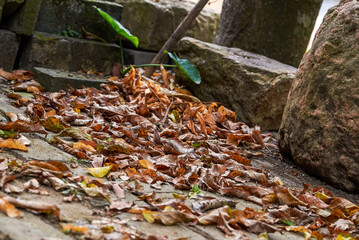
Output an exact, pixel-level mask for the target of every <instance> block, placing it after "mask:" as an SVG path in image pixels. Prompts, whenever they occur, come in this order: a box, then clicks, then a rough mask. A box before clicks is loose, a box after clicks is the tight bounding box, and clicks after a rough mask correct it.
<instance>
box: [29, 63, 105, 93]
mask: <svg viewBox="0 0 359 240" xmlns="http://www.w3.org/2000/svg"><path fill="white" fill-rule="evenodd" d="M34 70H35V74H36V78H35V79H36V81H38V82H39V83H40V84H41V85H42V86H43V87H44V88H45V90H47V91H50V92H56V91H59V90H61V89H62V90H67V89H69V85H70V86H71V87H73V88H82V86H86V87H95V88H100V84H101V83H106V82H107V81H106V79H105V78H104V77H101V76H97V75H84V74H78V73H70V72H67V71H62V70H55V69H48V68H40V67H35V68H34Z"/></svg>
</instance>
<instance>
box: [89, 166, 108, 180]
mask: <svg viewBox="0 0 359 240" xmlns="http://www.w3.org/2000/svg"><path fill="white" fill-rule="evenodd" d="M111 168H112V165H108V166H106V167H97V168H87V170H88V171H89V172H90V173H91V175H92V176H94V177H98V178H101V177H104V176H106V174H107V173H108V172H109V171H110V170H111Z"/></svg>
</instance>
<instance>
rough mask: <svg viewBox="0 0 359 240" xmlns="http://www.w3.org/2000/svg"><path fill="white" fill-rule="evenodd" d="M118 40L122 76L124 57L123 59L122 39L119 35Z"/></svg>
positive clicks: (122, 73)
mask: <svg viewBox="0 0 359 240" xmlns="http://www.w3.org/2000/svg"><path fill="white" fill-rule="evenodd" d="M119 41H120V51H121V75H122V76H124V75H125V74H126V73H124V72H123V67H124V66H123V64H124V62H125V61H124V59H123V47H122V40H121V37H119Z"/></svg>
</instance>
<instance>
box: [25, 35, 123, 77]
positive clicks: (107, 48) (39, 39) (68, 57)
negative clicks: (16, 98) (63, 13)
mask: <svg viewBox="0 0 359 240" xmlns="http://www.w3.org/2000/svg"><path fill="white" fill-rule="evenodd" d="M120 56H121V54H120V47H119V46H117V45H115V44H109V43H100V42H95V41H89V40H83V39H77V38H66V37H62V36H59V35H55V34H47V33H41V32H34V34H33V37H32V38H31V40H30V42H29V43H28V44H27V46H26V47H25V49H24V52H23V55H22V57H21V59H20V67H21V68H23V69H33V68H34V67H44V68H53V69H61V70H66V71H78V70H80V69H83V70H85V71H88V70H97V71H102V72H103V73H105V74H108V73H111V70H112V65H113V62H115V61H119V59H120Z"/></svg>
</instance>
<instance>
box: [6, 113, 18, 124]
mask: <svg viewBox="0 0 359 240" xmlns="http://www.w3.org/2000/svg"><path fill="white" fill-rule="evenodd" d="M6 116H7V117H8V118H10V121H11V122H15V121H16V120H18V117H17V115H16V114H15V113H12V112H7V113H6Z"/></svg>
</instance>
